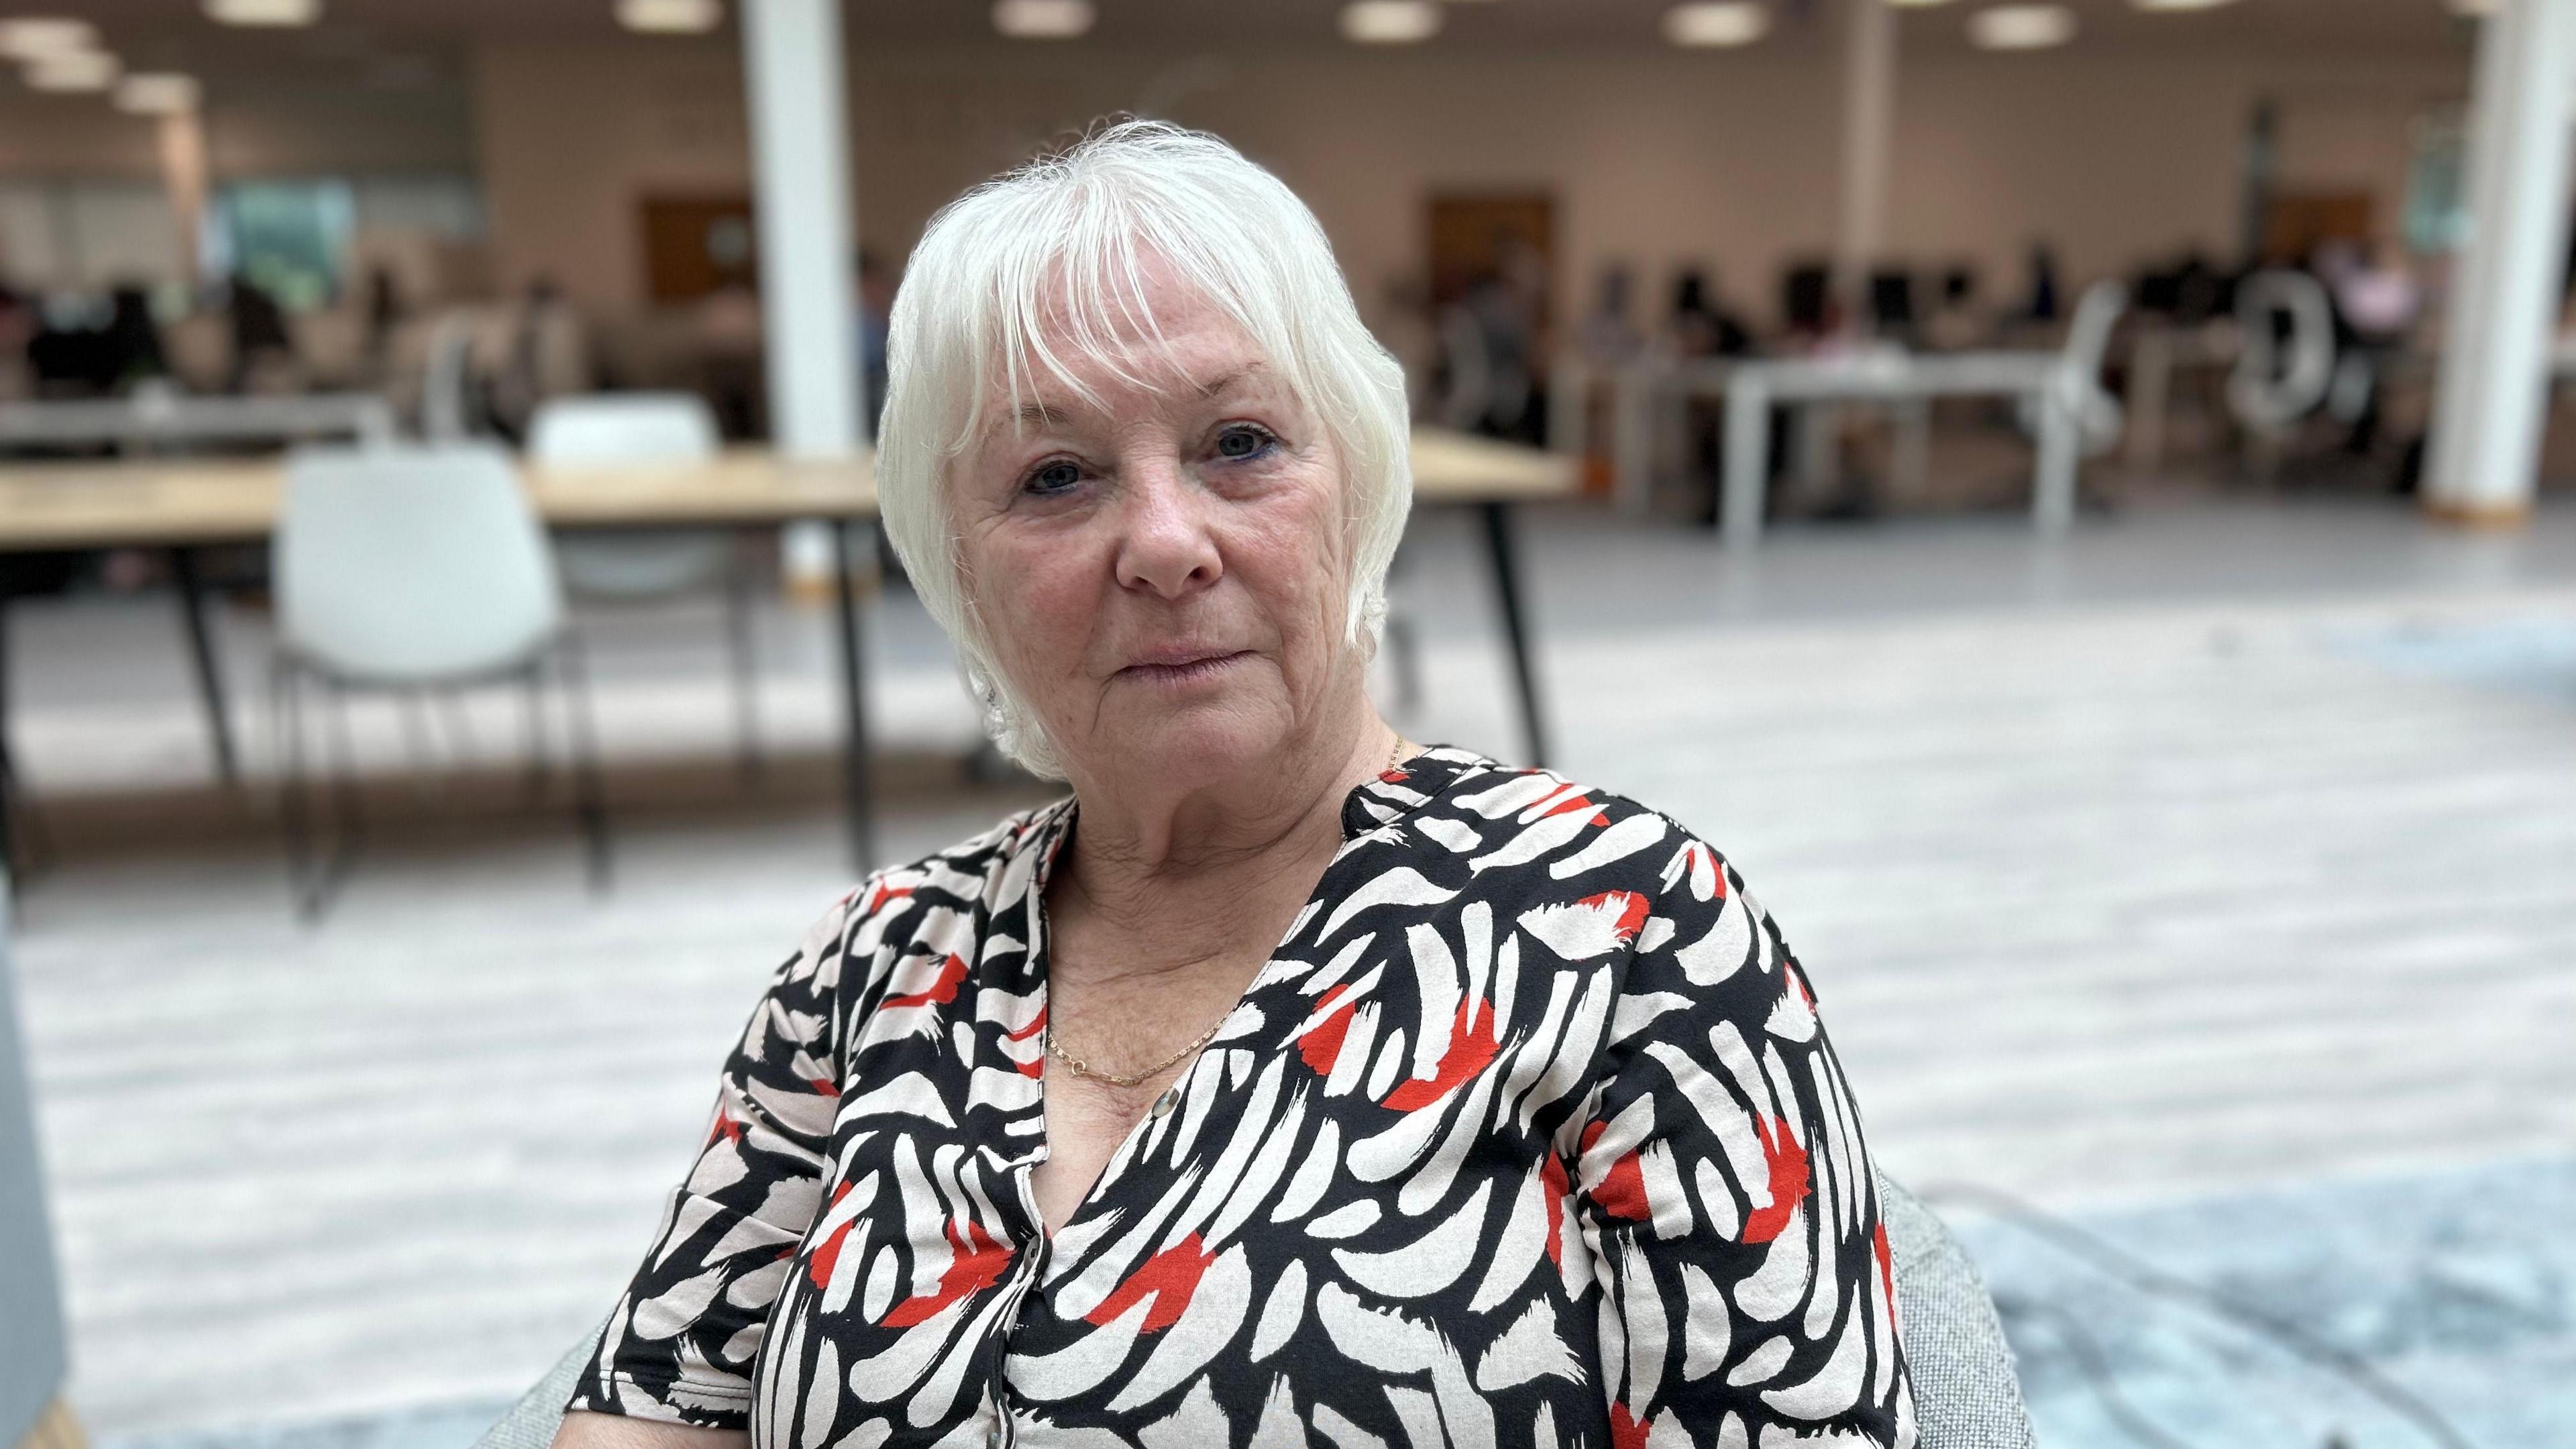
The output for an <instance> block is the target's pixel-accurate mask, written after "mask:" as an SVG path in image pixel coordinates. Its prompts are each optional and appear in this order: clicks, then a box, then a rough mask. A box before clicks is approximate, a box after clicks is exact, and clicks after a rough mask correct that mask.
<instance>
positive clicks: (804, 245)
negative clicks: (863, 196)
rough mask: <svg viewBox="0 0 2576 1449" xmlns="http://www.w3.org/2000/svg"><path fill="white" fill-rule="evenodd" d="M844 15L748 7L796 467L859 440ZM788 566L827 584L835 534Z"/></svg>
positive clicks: (775, 354)
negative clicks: (800, 461) (800, 459)
mask: <svg viewBox="0 0 2576 1449" xmlns="http://www.w3.org/2000/svg"><path fill="white" fill-rule="evenodd" d="M840 5H841V0H742V54H743V68H744V81H745V85H746V89H747V92H748V95H749V99H750V103H751V149H752V172H753V188H754V189H753V201H752V211H753V215H754V217H755V218H756V224H757V226H758V228H759V237H760V316H761V331H762V337H763V347H764V349H765V353H766V358H765V361H766V363H767V371H768V379H769V429H770V436H771V437H772V439H774V440H775V442H776V444H777V446H778V448H779V450H780V451H781V452H784V453H787V454H790V455H792V456H797V457H823V458H828V457H838V456H847V455H848V454H850V453H853V452H856V451H857V449H858V446H859V440H860V435H861V423H860V415H859V375H858V374H859V369H858V349H859V341H858V313H857V311H856V310H855V305H854V302H853V298H852V296H851V290H852V283H851V272H852V271H853V269H854V267H855V266H856V261H855V256H856V254H855V252H854V251H853V249H852V246H851V224H850V157H849V130H848V125H847V121H846V116H845V105H844V97H843V90H842V88H843V84H844V83H843V79H842V73H841V72H842V65H841V8H840ZM784 562H785V565H786V570H787V573H788V576H789V578H790V579H791V580H795V579H801V580H813V579H817V578H823V577H828V576H829V574H830V570H831V542H830V538H829V536H828V534H826V533H825V532H824V531H822V530H821V529H818V528H803V529H798V530H795V531H792V532H790V534H789V535H788V538H787V541H786V555H785V560H784Z"/></svg>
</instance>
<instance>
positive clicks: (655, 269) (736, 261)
mask: <svg viewBox="0 0 2576 1449" xmlns="http://www.w3.org/2000/svg"><path fill="white" fill-rule="evenodd" d="M641 208H642V209H641V219H642V225H643V228H644V290H645V294H646V295H647V296H648V297H650V298H651V299H652V300H653V301H656V302H688V301H694V300H696V299H697V298H700V297H703V296H706V295H707V294H708V293H710V292H720V291H723V290H725V289H727V288H731V287H750V288H755V289H756V288H757V287H758V286H759V283H760V258H759V255H758V252H757V251H756V249H755V247H754V244H753V240H752V237H753V233H752V228H751V198H750V197H749V196H747V195H744V194H742V193H740V192H735V193H731V194H715V195H696V196H647V197H645V198H644V199H643V202H642V203H641Z"/></svg>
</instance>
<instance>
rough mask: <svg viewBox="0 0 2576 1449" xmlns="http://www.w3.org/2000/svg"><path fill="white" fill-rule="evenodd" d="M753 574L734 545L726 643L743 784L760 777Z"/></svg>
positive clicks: (727, 586)
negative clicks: (752, 613) (752, 596)
mask: <svg viewBox="0 0 2576 1449" xmlns="http://www.w3.org/2000/svg"><path fill="white" fill-rule="evenodd" d="M751 589H752V577H751V569H750V567H749V566H748V565H747V564H746V563H744V561H743V554H742V552H741V551H740V550H739V549H737V550H736V551H735V553H734V559H733V563H732V564H731V566H730V567H729V568H727V570H726V572H725V600H724V610H725V647H726V649H727V650H728V651H729V652H730V653H731V655H732V656H733V657H732V663H733V728H734V748H735V750H736V751H737V753H738V755H739V758H740V761H741V769H742V780H743V783H744V784H746V785H749V784H752V783H754V782H756V781H758V780H759V779H760V769H761V763H762V762H761V753H760V658H759V655H758V653H757V652H756V649H755V641H754V640H753V638H752V628H751V625H752V617H751Z"/></svg>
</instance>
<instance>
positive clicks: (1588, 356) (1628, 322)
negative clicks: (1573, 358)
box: [1574, 262, 1646, 368]
mask: <svg viewBox="0 0 2576 1449" xmlns="http://www.w3.org/2000/svg"><path fill="white" fill-rule="evenodd" d="M1635 281H1636V279H1635V277H1634V276H1633V275H1631V274H1630V272H1629V270H1628V267H1627V264H1626V263H1624V262H1612V263H1610V264H1609V265H1608V266H1605V267H1603V268H1602V269H1601V281H1600V284H1599V285H1598V287H1597V288H1596V289H1595V290H1594V292H1593V294H1592V310H1591V311H1589V312H1586V313H1585V314H1584V315H1583V321H1582V324H1581V325H1580V326H1578V327H1576V328H1575V332H1574V345H1575V346H1576V347H1578V348H1581V349H1582V351H1583V357H1584V360H1585V361H1587V362H1589V363H1591V364H1592V365H1593V366H1595V367H1602V368H1608V367H1615V366H1617V365H1619V364H1620V363H1623V362H1627V361H1629V360H1631V359H1633V358H1634V357H1636V355H1637V354H1638V352H1640V351H1641V350H1643V349H1644V347H1645V344H1646V339H1645V334H1643V333H1641V332H1639V331H1638V330H1637V323H1636V319H1635V318H1633V317H1631V316H1630V315H1629V311H1630V307H1631V302H1630V297H1631V294H1632V293H1633V292H1634V291H1635V290H1636V287H1635Z"/></svg>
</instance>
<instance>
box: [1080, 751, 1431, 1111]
mask: <svg viewBox="0 0 2576 1449" xmlns="http://www.w3.org/2000/svg"><path fill="white" fill-rule="evenodd" d="M1410 753H1412V752H1411V751H1410V750H1408V749H1406V748H1405V744H1404V735H1403V734H1402V733H1401V732H1398V733H1397V735H1396V737H1395V749H1394V750H1393V751H1392V752H1391V753H1389V754H1388V755H1387V757H1386V768H1385V769H1383V770H1381V771H1379V773H1380V774H1389V773H1392V772H1393V771H1394V769H1395V767H1396V766H1398V765H1400V764H1403V763H1404V757H1405V756H1406V755H1408V754H1410ZM1052 1015H1053V1013H1052V1012H1050V1013H1049V1016H1050V1017H1052ZM1232 1015H1234V1008H1233V1007H1227V1008H1226V1009H1225V1011H1224V1012H1222V1013H1220V1014H1219V1015H1218V1017H1217V1019H1216V1021H1215V1022H1214V1023H1213V1024H1212V1025H1210V1026H1209V1027H1208V1029H1207V1030H1206V1031H1204V1032H1201V1033H1200V1034H1199V1039H1198V1040H1197V1041H1194V1042H1191V1043H1190V1044H1189V1045H1188V1046H1185V1047H1183V1048H1181V1049H1180V1050H1179V1051H1176V1052H1174V1053H1172V1054H1171V1055H1170V1056H1167V1057H1165V1058H1163V1059H1162V1060H1161V1061H1159V1062H1156V1063H1154V1064H1153V1065H1152V1066H1150V1067H1147V1068H1145V1069H1144V1070H1143V1071H1141V1072H1133V1073H1129V1072H1112V1071H1107V1070H1104V1069H1102V1068H1100V1067H1095V1066H1093V1065H1092V1064H1091V1063H1089V1062H1086V1061H1084V1060H1083V1059H1082V1058H1080V1057H1078V1056H1075V1055H1074V1054H1073V1053H1071V1052H1069V1051H1066V1050H1065V1049H1064V1043H1063V1042H1061V1041H1058V1040H1057V1039H1056V1034H1055V1024H1054V1023H1053V1021H1049V1023H1048V1024H1047V1028H1046V1049H1047V1055H1049V1056H1051V1057H1054V1058H1055V1059H1056V1060H1057V1061H1060V1062H1062V1063H1064V1069H1065V1070H1066V1071H1068V1072H1071V1073H1073V1074H1074V1075H1075V1076H1077V1077H1089V1078H1091V1079H1092V1080H1093V1081H1096V1082H1107V1083H1108V1084H1110V1085H1111V1086H1113V1087H1141V1086H1143V1085H1144V1084H1145V1083H1147V1082H1150V1081H1152V1080H1153V1079H1154V1078H1156V1077H1159V1076H1161V1075H1162V1074H1163V1073H1165V1072H1167V1071H1170V1070H1171V1069H1172V1068H1174V1067H1176V1066H1179V1065H1180V1064H1181V1062H1182V1061H1183V1060H1185V1059H1186V1058H1189V1057H1191V1056H1195V1055H1197V1054H1198V1052H1199V1051H1200V1050H1202V1049H1203V1048H1205V1047H1206V1046H1207V1044H1208V1043H1209V1042H1212V1041H1214V1040H1216V1034H1217V1032H1218V1030H1219V1029H1221V1028H1222V1027H1224V1025H1225V1019H1226V1017H1229V1016H1232Z"/></svg>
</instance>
